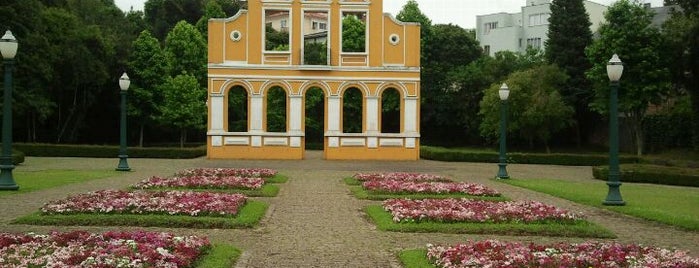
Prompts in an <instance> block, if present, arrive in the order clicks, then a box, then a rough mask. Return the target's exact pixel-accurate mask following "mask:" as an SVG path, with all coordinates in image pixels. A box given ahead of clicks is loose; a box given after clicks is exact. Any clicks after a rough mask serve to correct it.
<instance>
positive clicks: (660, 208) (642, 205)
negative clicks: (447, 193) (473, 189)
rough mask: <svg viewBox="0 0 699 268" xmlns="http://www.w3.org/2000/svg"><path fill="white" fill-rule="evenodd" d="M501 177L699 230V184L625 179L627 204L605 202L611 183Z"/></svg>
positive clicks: (505, 181)
mask: <svg viewBox="0 0 699 268" xmlns="http://www.w3.org/2000/svg"><path fill="white" fill-rule="evenodd" d="M498 181H500V182H503V183H507V184H510V185H514V186H517V187H522V188H526V189H530V190H533V191H537V192H541V193H545V194H549V195H552V196H555V197H559V198H563V199H567V200H570V201H573V202H576V203H579V204H583V205H588V206H592V207H597V208H601V209H606V210H610V211H615V212H619V213H623V214H626V215H630V216H634V217H639V218H642V219H646V220H650V221H655V222H660V223H664V224H668V225H673V226H677V227H680V228H682V229H686V230H691V231H699V218H697V215H699V214H697V212H696V207H697V204H699V202H697V199H696V198H694V197H696V194H695V190H696V188H687V189H683V188H679V187H672V186H663V185H648V184H633V183H624V184H623V185H622V186H621V188H620V189H621V193H622V196H623V199H624V201H626V205H625V206H605V205H603V204H602V201H603V200H604V198H605V195H606V193H607V191H608V186H607V185H605V184H604V183H602V182H600V181H597V180H590V181H585V182H573V181H562V180H553V179H526V180H522V179H509V180H498ZM580 189H585V191H580Z"/></svg>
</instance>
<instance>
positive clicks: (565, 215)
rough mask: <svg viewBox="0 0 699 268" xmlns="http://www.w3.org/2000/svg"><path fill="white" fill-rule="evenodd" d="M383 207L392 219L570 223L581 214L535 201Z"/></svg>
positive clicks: (402, 202)
mask: <svg viewBox="0 0 699 268" xmlns="http://www.w3.org/2000/svg"><path fill="white" fill-rule="evenodd" d="M383 207H384V209H385V210H386V211H388V212H389V213H391V215H392V216H393V221H394V222H414V221H422V220H428V221H440V222H495V223H501V222H522V223H534V222H543V221H555V222H563V223H566V222H567V223H572V222H575V221H576V220H581V219H582V214H580V213H573V212H569V211H566V210H563V209H560V208H557V207H554V206H549V205H546V204H543V203H540V202H537V201H509V202H490V201H482V200H470V199H463V198H462V199H454V198H449V199H422V200H410V199H389V200H386V201H384V202H383Z"/></svg>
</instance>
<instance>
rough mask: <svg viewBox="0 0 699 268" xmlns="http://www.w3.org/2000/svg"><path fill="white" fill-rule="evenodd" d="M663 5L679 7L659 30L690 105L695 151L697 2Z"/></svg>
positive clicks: (698, 128) (698, 120)
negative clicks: (667, 46)
mask: <svg viewBox="0 0 699 268" xmlns="http://www.w3.org/2000/svg"><path fill="white" fill-rule="evenodd" d="M665 4H666V5H679V6H680V7H681V9H677V10H675V12H673V14H672V17H671V18H670V19H669V20H668V21H667V22H666V24H665V25H664V27H663V34H664V36H665V40H666V41H667V44H668V45H669V47H670V48H669V49H667V51H668V52H669V54H670V55H669V57H670V58H671V62H673V63H675V64H672V65H671V67H670V68H671V71H672V74H673V81H675V82H676V85H677V86H678V87H681V88H683V89H685V90H686V91H687V92H688V94H689V97H690V100H691V104H692V117H693V120H692V132H693V144H694V149H695V150H699V2H698V1H694V0H666V1H665Z"/></svg>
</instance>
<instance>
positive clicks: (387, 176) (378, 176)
mask: <svg viewBox="0 0 699 268" xmlns="http://www.w3.org/2000/svg"><path fill="white" fill-rule="evenodd" d="M352 177H353V178H355V179H357V180H358V181H370V180H399V181H414V182H418V181H444V182H447V181H452V180H451V179H449V178H447V177H444V176H439V175H432V174H422V173H405V172H385V173H357V174H354V176H352Z"/></svg>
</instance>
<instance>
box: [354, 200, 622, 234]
mask: <svg viewBox="0 0 699 268" xmlns="http://www.w3.org/2000/svg"><path fill="white" fill-rule="evenodd" d="M366 213H367V215H368V216H369V218H370V219H371V220H372V221H373V222H374V223H375V224H376V226H377V227H378V228H379V229H380V230H382V231H394V232H417V233H469V234H499V235H541V236H565V237H596V238H614V237H615V235H614V234H613V233H612V232H611V231H609V230H607V229H605V228H603V227H601V226H599V225H596V224H594V223H591V222H587V221H583V220H577V221H575V222H574V223H565V224H564V223H556V222H547V223H526V224H525V223H473V222H449V223H445V222H437V221H422V222H419V223H416V222H394V221H393V216H392V215H391V213H389V212H387V211H385V210H384V208H383V206H381V205H370V206H368V207H367V208H366Z"/></svg>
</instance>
